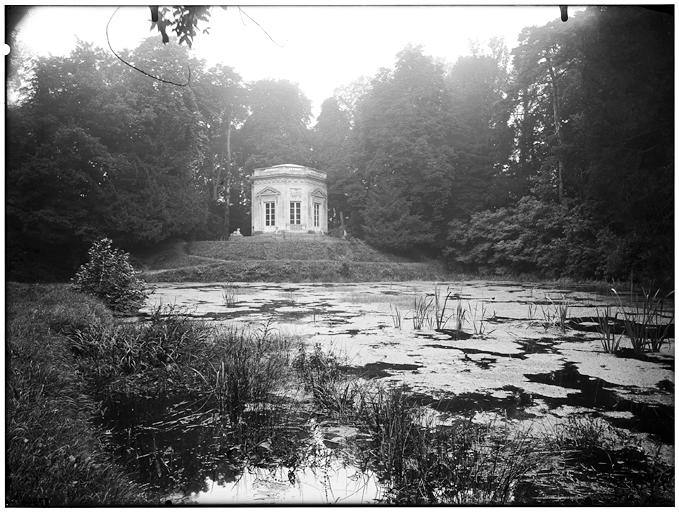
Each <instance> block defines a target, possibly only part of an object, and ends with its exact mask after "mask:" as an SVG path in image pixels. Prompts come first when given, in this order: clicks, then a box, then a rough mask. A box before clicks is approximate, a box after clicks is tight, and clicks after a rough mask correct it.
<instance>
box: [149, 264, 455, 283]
mask: <svg viewBox="0 0 679 512" xmlns="http://www.w3.org/2000/svg"><path fill="white" fill-rule="evenodd" d="M445 275H446V274H445V272H444V270H443V269H442V268H441V267H440V266H438V265H435V264H429V263H394V262H362V261H336V260H326V261H321V260H283V261H280V260H279V261H273V260H264V261H256V260H254V261H229V262H223V263H214V264H208V265H200V266H194V267H188V268H187V267H184V268H177V269H168V270H162V271H155V272H145V273H144V274H143V277H144V279H146V280H147V281H148V282H151V283H157V282H181V281H186V282H210V281H233V282H236V281H265V282H281V281H288V282H369V281H409V280H440V279H443V277H444V276H445Z"/></svg>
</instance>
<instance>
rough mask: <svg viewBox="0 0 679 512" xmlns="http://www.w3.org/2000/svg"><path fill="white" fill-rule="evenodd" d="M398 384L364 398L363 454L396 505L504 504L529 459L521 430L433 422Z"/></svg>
mask: <svg viewBox="0 0 679 512" xmlns="http://www.w3.org/2000/svg"><path fill="white" fill-rule="evenodd" d="M428 418H429V417H428V416H427V415H426V414H425V413H424V411H423V409H421V408H419V407H417V406H416V405H415V404H413V402H412V400H411V399H410V398H409V397H408V395H407V393H406V391H405V390H404V389H403V388H380V389H379V390H378V391H377V392H376V393H374V394H373V395H372V396H371V397H369V398H367V399H366V408H365V412H364V421H365V428H366V429H367V430H368V432H370V433H371V436H372V442H371V445H370V446H371V447H370V449H369V450H368V452H367V453H366V455H367V456H369V457H370V459H371V460H372V461H373V464H375V465H376V467H377V473H378V474H379V475H380V476H381V478H382V479H383V481H385V482H387V485H388V488H389V493H388V501H389V502H390V503H398V504H405V503H407V504H409V505H414V504H475V505H479V504H495V505H499V504H506V503H509V502H511V501H512V499H513V489H514V486H515V485H516V483H517V482H518V481H519V480H520V479H521V478H522V477H523V476H524V475H525V474H526V473H527V472H528V471H529V470H530V469H531V468H532V466H533V465H534V462H535V461H534V459H533V457H532V450H531V446H530V443H529V437H528V433H527V432H523V433H518V434H515V433H511V432H510V430H509V428H508V427H507V425H502V426H499V425H495V424H493V425H485V426H484V425H477V424H473V423H471V420H469V421H466V422H464V423H462V424H457V425H455V426H452V427H441V426H437V425H435V424H434V423H433V422H432V420H431V419H428Z"/></svg>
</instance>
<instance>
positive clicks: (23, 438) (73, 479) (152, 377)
mask: <svg viewBox="0 0 679 512" xmlns="http://www.w3.org/2000/svg"><path fill="white" fill-rule="evenodd" d="M7 296H8V304H9V308H8V345H7V368H8V373H7V395H6V404H7V406H6V407H7V438H6V439H7V492H6V502H7V503H8V504H11V505H16V506H28V505H31V506H81V505H132V504H149V503H154V502H157V501H156V500H157V499H158V498H159V497H160V496H159V495H158V494H154V492H151V491H150V490H147V489H146V488H145V487H144V486H143V485H140V484H139V483H135V482H134V481H133V480H132V479H131V478H130V477H129V476H128V475H126V473H125V471H124V470H123V469H122V468H121V467H120V466H118V465H117V464H116V463H115V462H114V460H113V459H112V458H111V455H110V448H109V446H108V444H109V438H108V436H107V434H105V433H104V432H103V431H102V430H101V429H100V428H98V427H97V426H95V424H94V423H93V421H92V420H93V418H94V417H95V416H99V415H101V414H102V413H103V411H101V410H100V409H99V407H100V400H105V399H107V398H108V397H110V396H114V395H115V396H126V397H128V398H130V399H135V398H138V397H145V398H148V397H154V396H157V397H165V398H168V397H170V399H171V397H172V396H183V397H186V396H193V397H203V398H205V400H209V402H210V403H211V404H213V407H214V408H215V414H216V415H217V416H218V417H219V418H220V422H221V423H222V424H223V426H224V429H225V430H226V431H229V432H230V433H231V434H233V432H234V431H238V432H240V435H239V437H238V438H237V439H236V438H234V439H232V441H231V442H232V443H233V445H234V446H243V445H253V443H252V442H251V441H252V439H253V437H257V436H259V437H261V436H262V435H264V436H266V432H262V431H261V429H260V430H258V431H257V432H254V433H253V432H251V430H254V429H250V428H248V427H251V426H252V425H249V424H248V422H244V420H243V417H244V416H245V413H246V407H247V414H248V415H249V416H251V417H252V416H253V414H254V415H255V416H257V417H259V418H261V417H262V416H264V417H265V419H264V420H261V419H259V420H257V421H258V424H260V425H269V424H271V421H268V419H267V418H268V416H270V415H268V412H269V408H270V406H271V403H272V400H273V398H272V395H271V393H272V392H273V391H275V390H276V389H278V388H279V387H280V386H281V385H282V384H283V383H285V382H287V380H288V375H289V372H290V370H289V369H290V353H291V343H290V342H289V341H288V340H287V339H283V338H281V337H280V336H277V335H276V334H275V333H273V332H271V331H270V330H268V329H266V328H263V329H260V330H257V329H255V330H236V329H230V328H215V327H211V326H209V325H207V324H205V323H201V322H196V321H194V320H192V319H189V318H188V317H187V316H185V315H183V314H182V312H181V311H174V310H172V309H163V310H157V311H156V312H155V313H154V315H152V317H151V319H150V321H148V322H144V323H139V324H130V323H125V322H120V321H117V320H116V319H115V318H113V317H112V315H111V313H110V311H109V310H108V309H107V308H106V307H104V306H103V305H102V304H101V303H99V302H98V301H96V300H94V299H91V298H89V297H87V296H85V295H82V294H80V293H77V292H74V291H73V290H72V289H71V287H70V286H69V285H20V284H10V285H9V286H8V294H7ZM258 411H259V412H258ZM260 412H261V414H260ZM241 427H245V428H241ZM264 439H266V437H265V438H264ZM264 439H260V442H261V441H263V440H264ZM244 440H246V441H248V442H244ZM248 443H249V444H248ZM287 444H289V443H287ZM253 446H254V445H253ZM249 456H250V454H249V453H247V450H246V453H245V454H244V455H243V457H245V458H247V457H249Z"/></svg>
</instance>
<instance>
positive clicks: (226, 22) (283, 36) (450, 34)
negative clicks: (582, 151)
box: [17, 5, 576, 114]
mask: <svg viewBox="0 0 679 512" xmlns="http://www.w3.org/2000/svg"><path fill="white" fill-rule="evenodd" d="M114 10H115V7H85V6H75V7H66V6H59V7H52V6H40V7H35V8H33V9H32V10H31V12H30V14H29V15H28V16H27V17H26V18H25V19H24V20H23V22H22V24H21V25H20V26H19V33H18V37H17V43H18V44H20V45H21V46H22V47H23V49H24V50H26V51H28V52H31V53H37V54H43V55H45V54H49V53H51V54H53V55H57V54H60V55H63V54H67V53H68V52H69V51H70V50H71V49H72V48H73V47H74V45H75V43H76V40H77V38H79V39H82V40H85V41H91V42H93V43H95V44H96V45H98V46H101V47H102V48H107V43H106V35H105V28H106V23H107V22H108V20H109V18H110V16H111V14H112V13H113V12H114ZM243 10H244V11H245V12H246V13H247V14H248V15H249V16H250V17H252V18H253V19H254V20H256V21H257V23H259V24H260V25H261V26H262V27H263V28H264V29H265V30H266V31H267V32H268V33H269V34H270V35H271V37H272V38H273V39H274V40H275V41H276V43H277V44H275V43H274V42H272V41H271V40H270V39H269V37H268V36H267V35H266V34H265V33H264V32H263V31H262V29H260V28H259V27H257V25H256V24H254V23H253V22H252V21H250V20H249V19H248V18H247V17H246V16H242V15H241V14H240V13H239V11H238V9H237V8H235V7H229V8H228V9H226V10H224V9H221V8H213V11H212V18H211V20H210V34H209V35H203V34H200V35H198V36H197V37H196V39H195V41H194V52H195V54H196V55H197V56H198V57H200V58H204V59H206V60H207V61H208V62H209V63H210V64H212V63H217V62H222V63H223V64H225V65H228V66H232V67H233V68H234V69H235V70H236V71H237V72H238V73H239V74H240V75H241V76H242V77H243V78H244V79H245V80H247V81H251V80H258V79H262V78H284V79H287V80H290V81H292V82H295V83H297V84H299V86H300V87H301V89H302V91H304V93H305V94H306V95H307V96H308V97H309V98H310V99H311V100H312V103H313V109H314V113H315V114H318V112H319V110H320V105H321V103H322V102H323V100H325V99H326V98H328V97H330V96H332V94H333V92H334V90H335V89H336V88H338V87H341V86H345V85H348V84H350V83H351V82H353V81H354V80H356V79H358V78H360V77H361V76H368V77H369V76H372V75H374V74H375V73H376V72H377V70H378V69H379V68H381V67H391V66H393V64H394V61H395V56H396V54H397V53H398V52H399V51H400V50H402V49H403V48H404V47H405V46H406V45H407V44H408V43H412V44H415V45H422V46H423V48H424V51H425V53H427V54H429V55H432V56H434V57H436V58H440V59H443V60H445V61H447V62H449V63H451V64H452V63H454V62H455V61H456V60H457V58H458V57H460V56H462V55H468V54H469V48H470V41H478V42H479V43H480V44H481V46H482V47H483V46H485V44H486V43H487V41H488V40H489V39H490V38H491V37H494V36H499V37H502V38H504V39H505V42H506V44H507V46H508V47H509V48H510V49H511V48H513V47H514V46H515V45H516V43H517V40H518V39H517V38H518V35H519V33H520V32H521V30H522V29H523V28H524V27H527V26H531V25H543V24H545V23H547V22H549V21H551V20H553V19H556V18H558V17H559V8H558V6H556V5H551V6H427V7H425V6H353V7H351V6H326V7H322V6H298V7H285V6H280V7H275V6H270V7H262V6H244V7H243ZM574 11H576V8H573V7H570V8H569V14H572V13H573V12H574ZM149 19H150V13H149V9H148V7H145V6H144V7H141V6H126V7H122V8H121V9H120V10H119V11H118V13H117V14H116V15H115V17H114V18H113V21H112V22H111V27H110V37H111V43H112V45H113V47H114V48H115V49H122V48H124V47H128V48H131V47H134V46H135V45H136V44H137V43H138V42H139V41H141V40H142V39H144V38H146V37H148V36H150V35H155V36H156V37H160V36H159V35H158V33H157V32H153V33H151V32H150V31H149V28H150V21H149Z"/></svg>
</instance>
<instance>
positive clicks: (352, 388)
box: [292, 344, 368, 420]
mask: <svg viewBox="0 0 679 512" xmlns="http://www.w3.org/2000/svg"><path fill="white" fill-rule="evenodd" d="M292 366H293V368H294V369H295V370H296V372H297V375H298V377H299V378H300V380H301V382H302V385H303V386H304V389H305V390H306V391H307V392H310V393H311V395H312V397H313V399H314V402H315V404H316V405H318V406H319V407H320V408H321V409H322V410H325V411H329V412H330V413H332V414H334V415H335V416H337V417H339V418H342V419H344V420H353V419H354V418H355V417H356V416H359V415H360V413H361V410H362V407H361V405H360V404H361V400H362V398H363V396H364V393H365V392H366V389H367V387H368V386H367V384H365V383H363V382H361V381H360V380H359V379H357V378H352V377H349V376H348V375H347V372H346V370H345V365H344V364H342V358H341V356H340V355H338V354H337V353H335V352H333V351H323V349H322V348H321V346H320V345H319V344H316V345H314V346H313V348H311V350H307V349H306V348H305V347H300V348H299V351H298V353H297V356H296V357H295V359H294V361H293V363H292Z"/></svg>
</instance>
